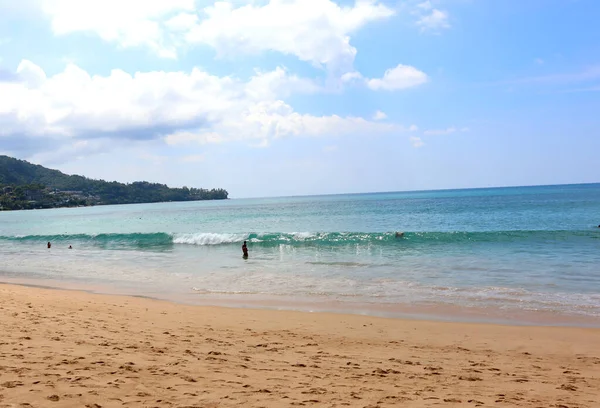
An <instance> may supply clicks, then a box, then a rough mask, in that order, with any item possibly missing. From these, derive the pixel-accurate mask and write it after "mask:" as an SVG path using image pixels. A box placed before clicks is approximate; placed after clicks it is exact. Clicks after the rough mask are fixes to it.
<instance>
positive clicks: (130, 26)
mask: <svg viewBox="0 0 600 408" xmlns="http://www.w3.org/2000/svg"><path fill="white" fill-rule="evenodd" d="M599 15H600V2H598V1H597V0H501V1H500V0H425V1H423V0H416V1H413V0H396V1H383V0H382V1H376V0H357V1H340V0H338V1H333V0H229V1H217V2H215V1H200V0H168V1H167V0H118V1H117V0H102V1H100V0H19V1H15V0H0V154H6V155H9V156H13V157H17V158H20V159H24V160H28V161H30V162H33V163H36V164H42V165H44V166H47V167H51V168H57V169H59V170H61V171H63V172H66V173H68V174H81V175H85V176H87V177H91V178H100V179H105V180H117V181H121V182H132V181H136V180H147V181H152V182H159V183H165V184H167V185H169V186H174V187H175V186H188V187H202V188H225V189H227V190H228V191H229V194H230V197H232V198H238V197H265V196H288V195H307V194H336V193H357V192H375V191H405V190H423V189H425V190H427V189H446V188H469V187H491V186H510V185H536V184H563V183H583V182H600V158H599V154H600V25H599V24H598V21H597V20H598V16H599Z"/></svg>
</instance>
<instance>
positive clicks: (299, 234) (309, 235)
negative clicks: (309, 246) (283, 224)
mask: <svg viewBox="0 0 600 408" xmlns="http://www.w3.org/2000/svg"><path fill="white" fill-rule="evenodd" d="M292 236H293V237H294V239H297V240H303V239H309V238H314V237H316V234H313V233H312V232H293V233H292Z"/></svg>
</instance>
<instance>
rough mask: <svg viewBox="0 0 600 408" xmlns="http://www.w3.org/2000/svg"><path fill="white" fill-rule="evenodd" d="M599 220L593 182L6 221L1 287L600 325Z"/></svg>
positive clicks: (599, 193)
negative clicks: (533, 315) (448, 309)
mask: <svg viewBox="0 0 600 408" xmlns="http://www.w3.org/2000/svg"><path fill="white" fill-rule="evenodd" d="M598 224H600V184H587V185H568V186H541V187H515V188H494V189H475V190H447V191H426V192H399V193H376V194H353V195H332V196H312V197H286V198H268V199H239V200H238V199H236V200H227V201H206V202H184V203H159V204H138V205H121V206H99V207H88V208H71V209H53V210H34V211H18V212H2V213H0V256H1V259H2V263H1V264H0V280H2V279H4V280H13V281H14V280H31V279H33V280H39V281H44V282H53V283H54V284H55V285H56V286H64V285H66V284H67V283H70V284H81V285H90V286H102V287H104V288H114V289H115V291H119V292H120V293H135V294H150V295H153V296H159V297H161V296H164V297H166V298H170V299H176V300H177V299H181V300H182V301H189V300H190V299H197V300H206V299H217V298H218V299H220V300H223V299H229V300H234V301H235V300H239V299H243V300H244V301H247V300H257V301H260V300H261V299H267V300H268V301H269V302H270V303H271V304H274V303H280V304H285V303H288V304H289V303H292V302H298V304H300V303H302V304H303V305H307V304H309V305H310V304H311V303H314V304H317V303H321V304H323V303H328V302H329V303H332V304H333V303H335V304H337V305H347V306H348V308H350V309H352V308H355V305H361V307H360V308H361V310H363V309H365V307H366V309H365V310H368V306H369V305H371V306H374V307H380V306H384V307H390V308H393V307H395V306H402V305H410V306H419V305H423V306H431V305H437V306H442V307H445V306H452V307H461V308H477V309H481V310H496V311H503V312H505V313H506V315H507V316H508V315H510V316H515V314H516V315H517V316H518V314H519V313H521V312H523V313H526V312H527V313H529V312H545V313H554V314H560V315H564V316H584V317H590V318H600V228H598ZM396 231H403V232H405V234H404V236H403V237H401V238H396V236H395V232H396ZM244 240H248V242H249V243H248V247H249V251H250V258H249V259H248V260H244V259H242V257H241V249H240V246H241V243H242V242H243V241H244ZM47 241H51V242H52V248H51V249H50V250H48V249H47V248H46V242H47ZM69 245H72V246H73V249H72V250H69V249H67V247H68V246H69ZM365 305H366V306H365Z"/></svg>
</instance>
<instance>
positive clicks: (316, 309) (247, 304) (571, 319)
mask: <svg viewBox="0 0 600 408" xmlns="http://www.w3.org/2000/svg"><path fill="white" fill-rule="evenodd" d="M0 273H1V271H0ZM2 284H7V285H17V286H25V287H32V288H41V289H50V290H68V291H80V292H86V293H90V294H97V295H106V296H122V297H139V298H147V299H153V300H158V301H167V302H171V303H174V304H180V305H186V306H201V307H226V308H234V309H252V310H271V311H291V312H308V313H333V314H340V315H357V316H370V317H375V318H389V319H403V320H423V321H432V322H449V323H475V324H496V325H507V326H547V327H579V328H600V317H594V316H586V315H578V314H567V313H560V312H553V311H540V310H537V311H534V310H522V309H516V308H512V309H507V308H500V307H493V306H490V307H486V308H483V307H468V306H461V305H457V304H451V303H444V302H437V303H436V302H428V303H423V302H419V303H416V304H412V303H408V302H406V303H375V302H372V303H368V302H359V301H352V300H350V301H346V300H336V299H326V298H318V297H312V298H306V297H305V298H300V297H296V298H291V297H289V296H277V295H267V294H263V295H249V294H236V295H232V294H219V293H207V292H202V291H200V292H197V291H194V290H190V291H189V292H188V293H180V292H170V291H157V290H155V289H156V288H154V287H145V288H142V287H141V286H135V285H123V282H119V284H118V285H109V284H104V285H99V284H91V283H89V282H84V281H82V282H77V281H75V280H73V279H69V278H66V279H62V280H58V279H39V278H15V277H9V276H6V275H5V276H0V285H2Z"/></svg>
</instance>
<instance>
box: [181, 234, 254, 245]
mask: <svg viewBox="0 0 600 408" xmlns="http://www.w3.org/2000/svg"><path fill="white" fill-rule="evenodd" d="M246 239H248V234H216V233H212V232H197V233H193V234H174V235H173V243H174V244H187V245H221V244H232V243H236V242H242V241H244V240H246Z"/></svg>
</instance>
